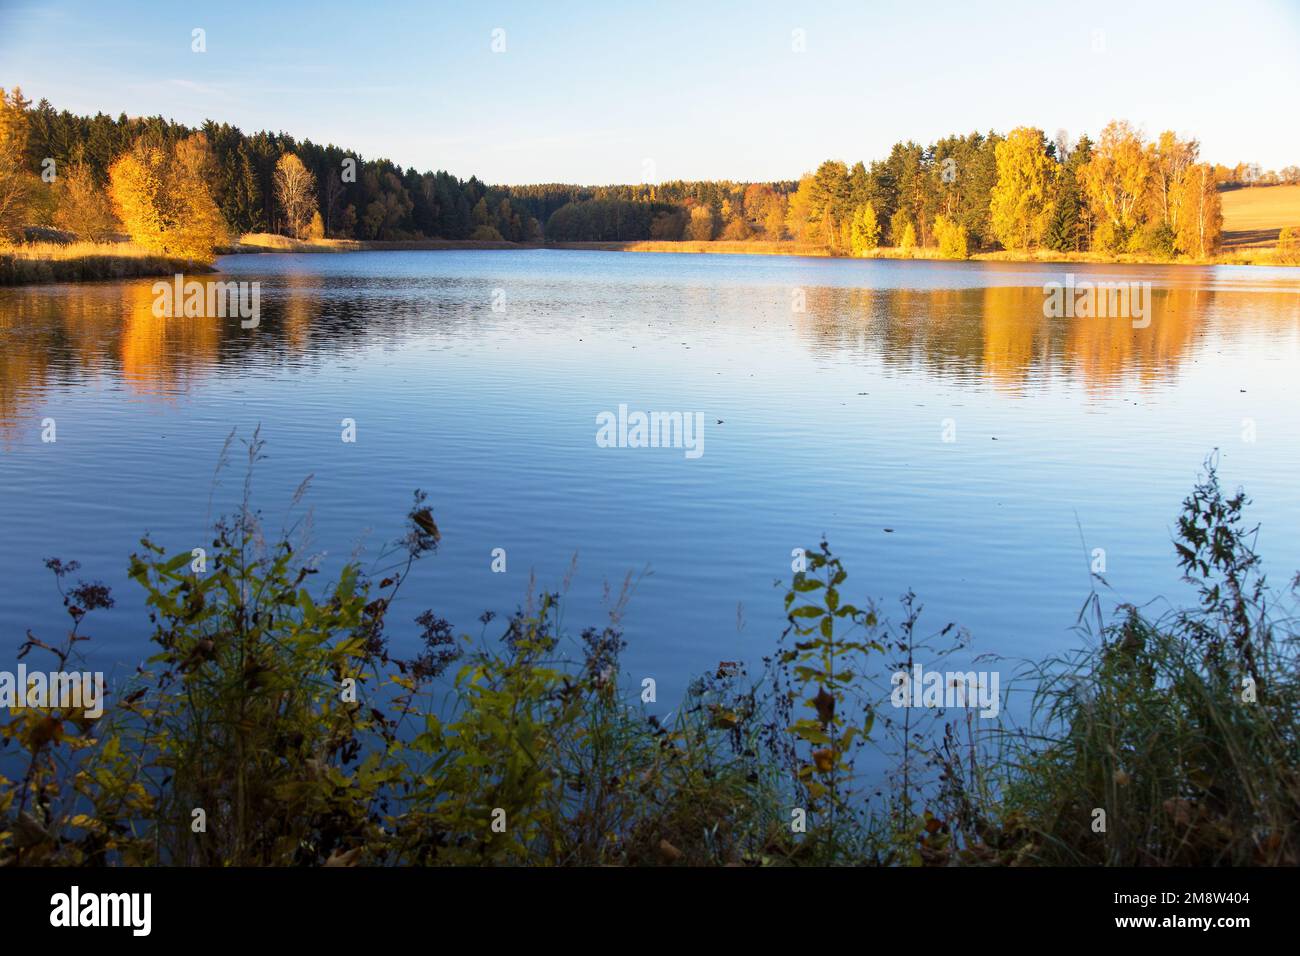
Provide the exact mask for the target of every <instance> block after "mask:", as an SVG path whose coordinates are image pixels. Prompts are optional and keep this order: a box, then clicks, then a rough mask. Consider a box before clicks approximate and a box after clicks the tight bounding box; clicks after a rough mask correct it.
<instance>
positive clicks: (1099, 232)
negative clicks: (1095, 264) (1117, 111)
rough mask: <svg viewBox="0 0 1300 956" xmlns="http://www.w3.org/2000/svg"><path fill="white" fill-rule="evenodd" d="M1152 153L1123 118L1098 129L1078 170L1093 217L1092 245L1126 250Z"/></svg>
mask: <svg viewBox="0 0 1300 956" xmlns="http://www.w3.org/2000/svg"><path fill="white" fill-rule="evenodd" d="M1153 160H1154V157H1153V154H1152V153H1151V152H1150V151H1148V150H1147V149H1145V148H1144V147H1143V145H1142V139H1141V137H1140V136H1138V134H1137V133H1136V132H1134V130H1133V128H1132V127H1131V126H1130V125H1129V124H1128V123H1126V122H1124V121H1121V120H1115V121H1112V122H1110V123H1108V124H1107V126H1106V128H1105V129H1104V130H1102V131H1101V136H1100V138H1099V139H1098V140H1097V145H1096V147H1095V148H1094V149H1093V151H1092V158H1091V159H1090V160H1089V161H1088V164H1087V165H1086V166H1084V167H1083V168H1082V169H1081V170H1080V172H1079V181H1080V183H1081V184H1082V185H1083V190H1084V194H1085V196H1086V197H1087V200H1088V206H1089V208H1090V210H1091V212H1092V215H1093V217H1094V219H1095V220H1096V223H1097V225H1096V229H1095V231H1094V234H1093V247H1094V248H1099V249H1102V250H1105V251H1107V252H1115V251H1122V250H1127V249H1128V248H1129V247H1130V246H1131V244H1132V241H1133V237H1134V236H1135V234H1136V233H1137V231H1138V229H1139V227H1140V226H1141V225H1142V223H1143V221H1144V213H1145V212H1146V211H1147V208H1148V203H1149V201H1150V200H1149V193H1150V190H1151V187H1152V182H1153V180H1154V178H1155V169H1154V161H1153Z"/></svg>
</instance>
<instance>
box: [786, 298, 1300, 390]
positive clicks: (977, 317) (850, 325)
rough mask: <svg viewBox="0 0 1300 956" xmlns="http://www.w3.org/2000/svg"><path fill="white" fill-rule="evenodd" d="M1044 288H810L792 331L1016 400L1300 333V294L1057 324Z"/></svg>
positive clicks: (1089, 386)
mask: <svg viewBox="0 0 1300 956" xmlns="http://www.w3.org/2000/svg"><path fill="white" fill-rule="evenodd" d="M1044 299H1045V296H1044V293H1043V290H1042V289H1041V288H1038V287H1026V286H992V287H988V288H980V289H924V290H913V289H900V290H867V289H840V288H819V289H809V290H807V291H806V301H807V314H806V315H796V322H795V326H796V328H797V329H798V331H799V333H800V335H801V337H802V338H803V339H804V341H805V342H806V343H807V344H808V346H809V347H810V348H812V349H813V350H815V351H819V352H820V351H826V352H832V353H833V352H837V351H840V350H843V349H845V348H846V347H857V348H860V349H863V350H865V351H868V352H870V353H871V354H873V355H878V356H879V358H880V361H881V362H882V363H883V364H884V365H885V366H886V367H887V368H893V369H897V370H899V371H903V370H906V369H909V368H912V367H915V366H917V365H919V366H921V367H923V368H925V369H926V370H928V371H930V372H932V373H934V374H937V375H946V376H951V377H953V378H955V379H958V380H970V381H982V382H986V383H988V384H991V385H993V386H994V387H995V388H997V389H999V390H1003V391H1008V392H1012V393H1026V392H1028V391H1030V390H1031V389H1032V388H1033V386H1034V385H1035V383H1037V382H1042V381H1043V380H1045V379H1046V378H1048V377H1050V376H1054V375H1057V376H1059V375H1067V376H1069V377H1070V378H1071V379H1072V380H1073V381H1075V382H1076V383H1078V384H1079V385H1081V386H1082V387H1083V388H1085V389H1086V390H1088V391H1089V392H1093V393H1104V392H1108V391H1113V390H1115V389H1118V388H1122V387H1132V386H1134V385H1136V386H1139V387H1145V386H1148V385H1153V384H1157V383H1160V382H1162V381H1166V380H1168V379H1170V378H1171V377H1173V376H1174V375H1175V374H1177V372H1178V370H1179V368H1180V367H1181V366H1182V365H1183V364H1184V363H1185V362H1187V361H1188V360H1189V358H1191V357H1192V355H1193V353H1194V351H1195V348H1196V344H1197V341H1198V339H1201V338H1204V337H1206V336H1209V335H1211V334H1217V335H1222V336H1226V337H1229V338H1231V337H1234V336H1238V335H1241V334H1261V333H1263V334H1268V333H1277V332H1281V331H1284V330H1290V331H1291V332H1292V333H1294V332H1295V331H1296V330H1297V329H1300V295H1298V294H1297V291H1296V290H1295V289H1291V288H1285V287H1284V288H1277V289H1254V290H1251V291H1235V290H1229V291H1223V290H1209V289H1200V288H1194V287H1190V286H1186V285H1175V286H1172V287H1169V288H1153V289H1152V290H1151V294H1150V297H1149V300H1148V304H1147V305H1146V307H1145V309H1144V314H1143V315H1141V316H1137V315H1133V316H1130V317H1124V318H1110V317H1106V318H1080V317H1074V318H1055V317H1048V316H1046V315H1045V314H1044V311H1043V303H1044Z"/></svg>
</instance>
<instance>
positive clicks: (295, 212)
mask: <svg viewBox="0 0 1300 956" xmlns="http://www.w3.org/2000/svg"><path fill="white" fill-rule="evenodd" d="M273 181H274V183H275V199H276V201H277V202H278V203H279V204H280V208H281V209H282V210H283V211H284V220H285V225H286V226H288V228H289V231H290V232H292V233H293V236H294V238H295V239H301V238H302V234H303V230H305V229H306V228H307V224H308V223H310V222H311V217H312V215H313V214H314V213H315V212H316V177H315V176H313V175H312V174H311V171H310V170H309V169H308V168H307V167H306V166H304V165H303V164H302V160H301V159H299V158H298V156H297V154H296V153H285V154H284V155H282V156H281V157H280V159H279V160H278V161H277V162H276V164H275V176H274V179H273Z"/></svg>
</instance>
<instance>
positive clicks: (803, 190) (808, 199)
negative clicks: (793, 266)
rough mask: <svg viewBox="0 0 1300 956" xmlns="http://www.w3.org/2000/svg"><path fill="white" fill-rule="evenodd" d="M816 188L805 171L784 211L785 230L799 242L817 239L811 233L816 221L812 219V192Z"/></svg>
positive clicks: (810, 176)
mask: <svg viewBox="0 0 1300 956" xmlns="http://www.w3.org/2000/svg"><path fill="white" fill-rule="evenodd" d="M816 188H817V187H816V186H815V184H814V183H813V177H812V175H811V174H810V173H805V174H804V176H803V177H802V178H801V179H800V180H799V188H798V189H796V190H795V191H794V193H793V194H792V195H791V196H790V200H789V202H788V203H787V205H786V211H785V231H786V232H788V233H789V234H790V238H791V239H796V240H799V241H800V242H816V241H817V239H816V237H815V236H813V235H812V233H813V232H814V231H815V229H816V223H815V222H814V221H813V219H812V214H813V194H814V192H815V191H816Z"/></svg>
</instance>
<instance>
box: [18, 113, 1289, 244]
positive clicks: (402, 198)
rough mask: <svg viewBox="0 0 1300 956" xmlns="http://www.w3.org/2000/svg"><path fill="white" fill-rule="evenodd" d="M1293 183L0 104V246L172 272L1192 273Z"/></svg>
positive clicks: (1158, 147)
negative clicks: (622, 175) (702, 267)
mask: <svg viewBox="0 0 1300 956" xmlns="http://www.w3.org/2000/svg"><path fill="white" fill-rule="evenodd" d="M1292 181H1295V182H1300V169H1297V168H1296V167H1287V168H1286V169H1284V170H1282V172H1281V173H1280V174H1279V173H1275V172H1271V171H1270V172H1264V171H1261V170H1260V169H1259V168H1258V167H1256V166H1250V165H1247V164H1237V166H1235V167H1225V166H1212V165H1210V164H1208V163H1205V162H1203V161H1201V159H1200V156H1199V144H1198V143H1197V142H1196V140H1194V139H1180V138H1179V137H1178V136H1176V135H1175V134H1174V133H1172V132H1164V133H1161V134H1160V135H1159V136H1158V137H1157V138H1156V139H1155V140H1152V141H1148V140H1146V139H1145V138H1144V137H1143V136H1142V135H1141V134H1140V133H1138V132H1137V131H1135V130H1134V129H1133V128H1132V127H1131V126H1130V125H1129V124H1127V123H1125V122H1122V121H1116V122H1112V123H1110V124H1109V125H1108V126H1106V128H1105V129H1104V130H1102V131H1101V133H1100V135H1099V137H1098V139H1097V140H1096V141H1093V140H1092V139H1090V138H1089V137H1087V136H1086V135H1085V136H1080V137H1078V138H1077V139H1071V138H1070V137H1069V136H1067V135H1065V134H1064V132H1060V133H1058V134H1056V136H1055V137H1052V138H1049V137H1048V136H1047V135H1046V134H1045V133H1044V132H1043V131H1042V130H1040V129H1037V128H1034V127H1027V126H1025V127H1018V128H1016V129H1013V130H1011V131H1010V132H1009V133H1007V134H1005V135H1003V134H999V133H997V132H989V133H979V132H973V133H969V134H964V135H952V136H948V137H945V138H943V139H939V140H937V141H935V142H933V143H931V144H930V145H928V146H922V145H920V144H918V143H915V142H911V141H908V142H899V143H895V144H894V145H893V147H892V148H891V149H890V151H889V154H888V155H887V156H886V157H885V158H884V159H880V160H876V161H873V162H871V163H870V164H867V163H865V162H861V161H859V162H856V163H854V164H853V165H852V166H849V165H848V164H846V163H844V162H841V161H838V160H828V161H826V162H824V163H822V164H821V165H820V166H819V167H818V168H817V169H816V170H815V171H814V172H811V173H808V174H806V175H804V176H803V177H802V178H800V179H799V180H797V181H793V180H792V181H781V182H767V183H744V182H732V181H725V180H720V181H700V182H687V181H673V182H666V183H657V184H649V183H642V184H636V185H618V186H579V185H571V184H562V183H549V184H537V185H527V186H489V185H487V184H485V183H483V182H481V181H480V180H478V179H477V178H476V177H473V176H471V177H470V178H469V179H467V180H462V179H459V178H457V177H455V176H453V175H451V174H450V173H447V172H445V171H437V172H423V173H421V172H417V171H416V170H415V169H414V168H407V169H403V168H402V167H400V166H398V165H397V164H395V163H393V162H391V161H389V160H387V159H364V158H363V157H361V156H359V155H357V154H355V153H352V152H349V151H347V150H345V149H343V148H342V147H338V146H334V145H332V144H331V145H326V146H322V145H319V144H317V143H313V142H312V141H311V140H296V139H295V138H294V137H292V136H290V135H288V134H286V133H270V132H265V131H263V132H257V133H253V134H246V133H244V132H242V131H241V130H240V129H238V128H237V127H234V126H231V125H229V124H227V123H216V122H214V121H208V122H205V123H204V124H203V125H202V127H199V128H191V127H187V126H185V125H184V124H180V123H175V122H172V121H169V120H166V119H164V118H162V117H147V118H129V117H127V116H126V115H125V114H123V115H120V116H118V117H117V118H116V119H114V118H112V117H110V116H107V115H105V114H103V113H98V114H96V115H95V116H93V117H88V116H77V115H74V114H72V113H69V112H68V111H66V110H65V111H62V112H58V111H56V110H55V109H54V108H53V107H52V106H51V105H50V104H49V103H48V102H47V101H45V100H42V101H41V102H40V103H39V104H37V105H35V106H33V105H32V104H31V103H30V102H29V101H27V100H25V99H24V98H23V97H22V94H21V92H20V91H18V90H14V91H13V92H12V93H9V94H5V93H4V91H3V90H0V233H7V234H9V235H10V236H13V235H15V234H17V233H19V232H20V231H21V227H22V226H24V225H47V226H53V227H57V228H61V229H65V230H67V231H69V232H74V233H76V234H77V235H79V236H82V237H85V238H92V239H99V238H105V237H108V236H110V235H113V234H115V233H118V232H120V231H122V229H123V227H125V230H126V231H127V232H129V233H130V234H131V235H132V238H136V239H141V238H143V239H144V241H146V243H148V242H150V241H151V239H152V240H153V241H154V244H158V237H159V236H164V234H166V233H168V232H171V233H172V235H171V236H170V237H167V238H166V241H165V242H163V243H162V244H163V245H166V246H168V247H169V249H170V250H171V251H173V252H175V251H176V250H177V249H181V250H183V251H182V253H181V254H185V255H192V254H198V255H200V256H201V255H202V249H203V248H204V247H205V246H211V247H217V246H220V245H222V244H224V242H225V241H227V239H228V237H229V236H237V235H238V234H241V233H247V232H267V231H270V232H282V233H287V234H290V235H293V236H295V237H298V238H303V237H330V238H343V239H363V240H366V239H374V240H410V239H423V238H442V239H479V240H496V241H512V242H535V241H540V240H542V239H543V238H545V239H546V240H548V241H553V242H584V241H626V240H662V241H681V240H694V241H697V242H707V241H714V240H730V241H745V240H750V239H766V240H770V241H797V242H801V243H809V244H815V245H819V246H824V247H826V248H827V249H829V250H830V251H831V252H833V253H836V254H847V255H869V254H872V252H873V251H874V250H875V249H877V248H878V247H881V246H889V247H893V248H896V249H899V250H901V251H902V252H903V253H905V254H906V253H910V252H911V251H912V250H914V249H931V250H935V251H936V252H937V254H938V255H941V256H945V257H952V258H964V257H966V256H968V255H970V254H971V253H973V252H979V251H991V250H996V249H1009V250H1035V249H1048V250H1054V251H1058V252H1085V251H1096V252H1101V253H1106V254H1115V253H1142V254H1146V255H1154V256H1160V257H1172V256H1175V255H1186V256H1190V257H1193V258H1205V257H1208V256H1211V255H1213V254H1214V253H1215V252H1216V251H1217V250H1218V248H1219V243H1220V236H1221V232H1222V213H1221V209H1220V203H1219V192H1220V190H1221V189H1222V188H1224V187H1225V186H1231V185H1238V184H1254V183H1267V182H1292ZM543 224H544V226H543ZM183 233H187V234H188V236H187V235H183ZM200 237H205V238H201V241H199V242H197V245H196V243H195V241H194V240H195V239H196V238H200ZM209 240H210V241H209ZM160 248H161V246H160ZM196 250H198V252H197V253H196Z"/></svg>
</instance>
